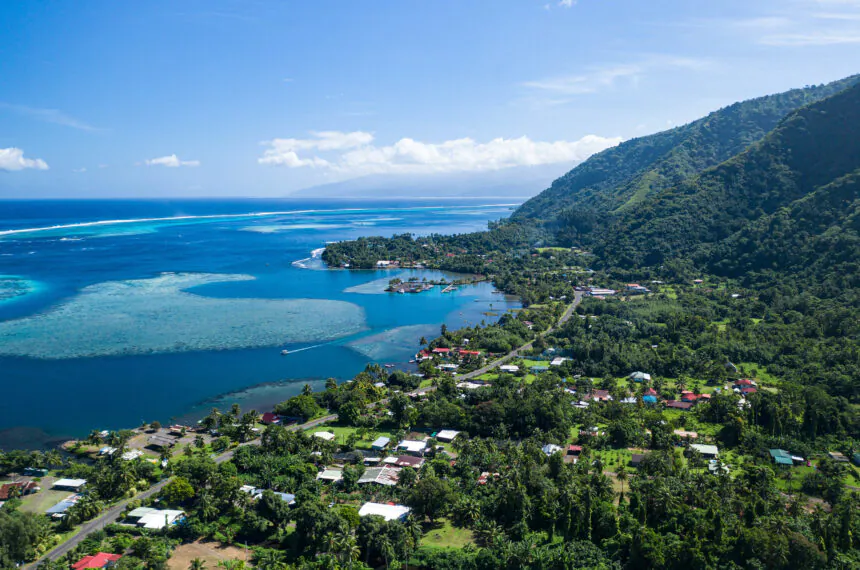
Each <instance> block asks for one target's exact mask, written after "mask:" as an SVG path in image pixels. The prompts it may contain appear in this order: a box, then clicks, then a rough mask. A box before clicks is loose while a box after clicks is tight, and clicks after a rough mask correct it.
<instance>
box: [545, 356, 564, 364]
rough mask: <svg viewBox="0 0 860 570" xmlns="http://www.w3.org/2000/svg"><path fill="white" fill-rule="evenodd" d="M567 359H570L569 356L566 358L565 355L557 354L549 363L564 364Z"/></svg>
mask: <svg viewBox="0 0 860 570" xmlns="http://www.w3.org/2000/svg"><path fill="white" fill-rule="evenodd" d="M567 360H568V359H567V358H564V357H563V356H557V357H555V358H553V359H552V361H551V362H550V363H549V365H550V366H561V365H562V364H564V363H565V362H566V361H567Z"/></svg>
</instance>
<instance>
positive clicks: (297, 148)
mask: <svg viewBox="0 0 860 570" xmlns="http://www.w3.org/2000/svg"><path fill="white" fill-rule="evenodd" d="M857 62H860V0H756V1H754V2H750V1H749V0H745V1H738V0H720V1H719V2H713V1H707V0H661V1H660V2H645V1H643V0H562V1H559V0H550V1H549V2H547V1H546V0H544V1H540V0H535V1H532V0H472V1H467V0H433V1H428V0H414V1H404V0H349V1H345V0H341V1H334V0H313V1H312V2H308V1H302V2H299V1H280V0H271V1H270V0H171V1H166V0H165V1H161V0H150V1H148V2H115V1H112V0H90V1H88V2H63V1H47V0H41V1H35V0H31V1H26V0H24V1H21V2H2V3H0V198H41V197H61V198H93V197H143V196H149V197H198V196H201V197H202V196H213V197H216V196H248V197H252V196H285V195H289V194H290V193H291V192H295V191H297V190H299V189H302V188H308V187H313V186H315V185H320V184H328V183H332V182H338V181H342V180H349V179H353V178H358V177H362V176H366V175H374V176H388V175H392V176H394V175H397V176H408V177H412V176H414V177H415V178H416V179H418V178H421V177H426V176H431V175H432V174H434V173H445V174H446V175H451V174H452V173H453V174H457V173H469V174H474V173H476V172H478V173H481V172H498V171H499V170H504V169H527V168H533V167H538V166H541V167H543V166H545V165H555V166H557V167H558V169H559V171H560V172H563V171H564V170H565V169H567V168H569V167H572V166H573V165H575V164H576V163H577V162H578V161H581V160H583V159H585V158H587V157H588V156H589V155H591V154H592V153H595V152H599V151H600V150H603V149H605V148H608V147H609V146H612V145H614V144H617V143H618V142H620V141H622V140H626V139H630V138H634V137H637V136H643V135H646V134H650V133H654V132H658V131H661V130H665V129H667V128H671V127H673V126H677V125H680V124H683V123H685V122H689V121H691V120H694V119H696V118H698V117H701V116H703V115H705V114H707V113H708V112H710V111H713V110H716V109H718V108H720V107H722V106H725V105H728V104H731V103H733V102H735V101H739V100H743V99H748V98H751V97H755V96H759V95H765V94H769V93H775V92H780V91H784V90H787V89H790V88H794V87H802V86H804V85H810V84H818V83H824V82H828V81H832V80H836V79H839V78H842V77H845V76H848V75H851V74H853V73H857V72H858V71H860V68H859V66H858V64H857ZM538 190H540V189H536V191H538Z"/></svg>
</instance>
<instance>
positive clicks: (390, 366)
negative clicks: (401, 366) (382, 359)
mask: <svg viewBox="0 0 860 570" xmlns="http://www.w3.org/2000/svg"><path fill="white" fill-rule="evenodd" d="M385 367H386V368H394V365H393V364H386V365H385Z"/></svg>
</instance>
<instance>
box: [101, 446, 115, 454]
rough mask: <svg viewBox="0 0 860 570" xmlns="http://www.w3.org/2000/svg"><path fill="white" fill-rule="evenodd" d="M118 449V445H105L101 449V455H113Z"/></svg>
mask: <svg viewBox="0 0 860 570" xmlns="http://www.w3.org/2000/svg"><path fill="white" fill-rule="evenodd" d="M116 451H117V448H116V447H110V446H105V447H102V448H101V449H99V455H100V456H102V457H104V456H105V455H113V454H114V453H116Z"/></svg>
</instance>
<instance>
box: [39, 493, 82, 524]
mask: <svg viewBox="0 0 860 570" xmlns="http://www.w3.org/2000/svg"><path fill="white" fill-rule="evenodd" d="M81 497H83V495H71V496H69V497H66V498H65V499H63V500H62V501H60V502H59V503H57V504H56V505H54V506H53V507H51V508H50V509H48V510H47V511H45V514H46V515H48V516H49V517H51V518H55V519H61V518H63V517H64V516H66V511H67V510H69V508H70V507H71V506H72V505H74V504H75V503H77V502H78V501H80V500H81Z"/></svg>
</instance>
